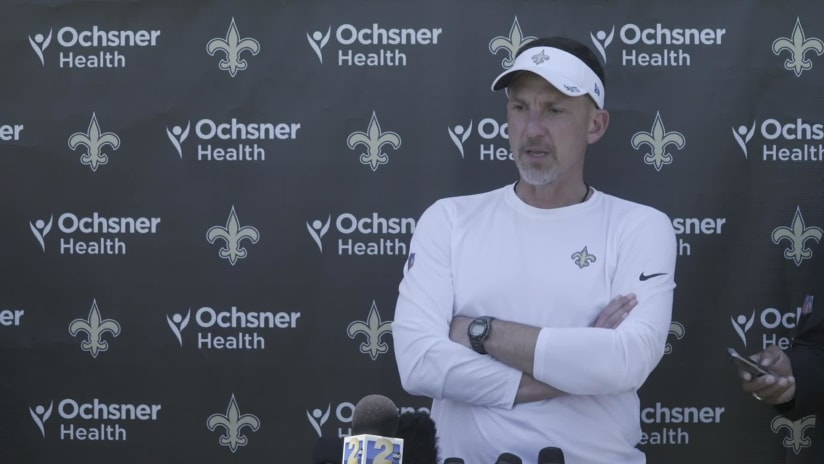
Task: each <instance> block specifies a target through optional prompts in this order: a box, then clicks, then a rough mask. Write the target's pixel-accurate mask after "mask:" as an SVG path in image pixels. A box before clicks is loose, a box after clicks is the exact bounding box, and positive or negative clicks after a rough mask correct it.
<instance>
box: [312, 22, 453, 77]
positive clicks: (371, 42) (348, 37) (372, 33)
mask: <svg viewBox="0 0 824 464" xmlns="http://www.w3.org/2000/svg"><path fill="white" fill-rule="evenodd" d="M334 30H335V32H334V39H335V40H334V41H335V43H337V45H338V50H337V65H338V66H358V67H362V66H365V67H395V66H406V65H407V55H406V53H404V52H403V51H401V50H409V49H410V47H413V46H429V45H431V46H436V45H438V39H439V38H440V35H441V34H442V33H443V28H440V27H422V28H396V27H388V28H387V27H385V26H383V25H381V24H378V23H373V24H372V25H371V26H370V27H358V26H355V25H353V24H341V25H340V26H337V27H335V28H334ZM332 36H333V35H332V26H331V25H330V26H328V27H327V28H326V30H325V31H324V30H323V29H320V30H316V31H313V32H311V33H306V40H307V41H308V42H309V46H310V47H311V48H312V51H313V52H315V55H316V56H317V57H318V61H320V63H321V64H323V61H324V60H323V58H324V57H323V55H324V51H323V50H324V48H325V47H326V46H327V45H328V44H329V40H330V38H331V37H332ZM327 61H328V60H327Z"/></svg>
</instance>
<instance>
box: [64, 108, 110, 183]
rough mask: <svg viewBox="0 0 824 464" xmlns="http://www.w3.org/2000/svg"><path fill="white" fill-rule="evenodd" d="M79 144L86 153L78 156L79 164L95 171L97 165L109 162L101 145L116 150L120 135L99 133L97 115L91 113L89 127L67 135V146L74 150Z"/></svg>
mask: <svg viewBox="0 0 824 464" xmlns="http://www.w3.org/2000/svg"><path fill="white" fill-rule="evenodd" d="M81 145H83V146H85V147H86V153H84V154H83V155H81V156H80V164H83V165H84V166H89V167H90V168H91V170H92V172H94V171H97V167H98V166H102V165H104V164H108V162H109V156H108V155H106V154H105V153H103V147H105V146H106V145H108V146H110V147H112V149H113V150H117V149H118V148H119V147H120V137H118V136H117V134H115V133H114V132H103V133H101V132H100V124H98V122H97V115H95V113H92V120H91V121H90V122H89V129H88V130H87V131H86V132H85V133H84V132H75V133H74V134H72V135H71V136H70V137H69V148H71V149H72V150H75V149H77V147H79V146H81Z"/></svg>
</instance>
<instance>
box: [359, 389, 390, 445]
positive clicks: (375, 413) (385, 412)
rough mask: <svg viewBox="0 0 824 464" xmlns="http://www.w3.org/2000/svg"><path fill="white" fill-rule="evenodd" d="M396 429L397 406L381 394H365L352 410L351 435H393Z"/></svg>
mask: <svg viewBox="0 0 824 464" xmlns="http://www.w3.org/2000/svg"><path fill="white" fill-rule="evenodd" d="M397 431H398V407H397V406H395V403H394V402H393V401H392V400H390V399H389V398H387V397H385V396H383V395H366V396H364V397H363V398H361V400H360V401H358V404H356V405H355V410H354V411H353V412H352V435H361V434H369V435H381V436H384V437H394V436H395V432H397Z"/></svg>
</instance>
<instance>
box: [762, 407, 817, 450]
mask: <svg viewBox="0 0 824 464" xmlns="http://www.w3.org/2000/svg"><path fill="white" fill-rule="evenodd" d="M813 427H815V416H806V417H804V418H802V419H799V420H797V421H791V420H790V419H787V418H786V417H784V416H776V417H774V418H773V420H772V422H771V423H770V428H771V429H772V431H773V432H775V433H778V432H779V431H780V430H781V429H786V430H787V433H788V436H787V437H785V438H784V441H783V442H782V444H783V445H784V447H785V448H792V450H793V452H794V453H795V454H799V453H801V450H802V449H804V448H808V447H810V445H812V440H810V438H809V437H806V436H804V433H805V432H806V431H807V429H812V428H813Z"/></svg>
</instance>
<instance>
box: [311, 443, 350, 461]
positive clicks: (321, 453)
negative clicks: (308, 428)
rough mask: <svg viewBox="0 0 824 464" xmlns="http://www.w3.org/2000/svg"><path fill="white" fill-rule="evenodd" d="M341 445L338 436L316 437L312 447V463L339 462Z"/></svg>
mask: <svg viewBox="0 0 824 464" xmlns="http://www.w3.org/2000/svg"><path fill="white" fill-rule="evenodd" d="M342 447H343V440H342V439H340V438H332V437H320V438H318V439H317V441H316V442H315V446H314V448H312V464H340V456H341V453H340V450H341V449H342Z"/></svg>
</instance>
